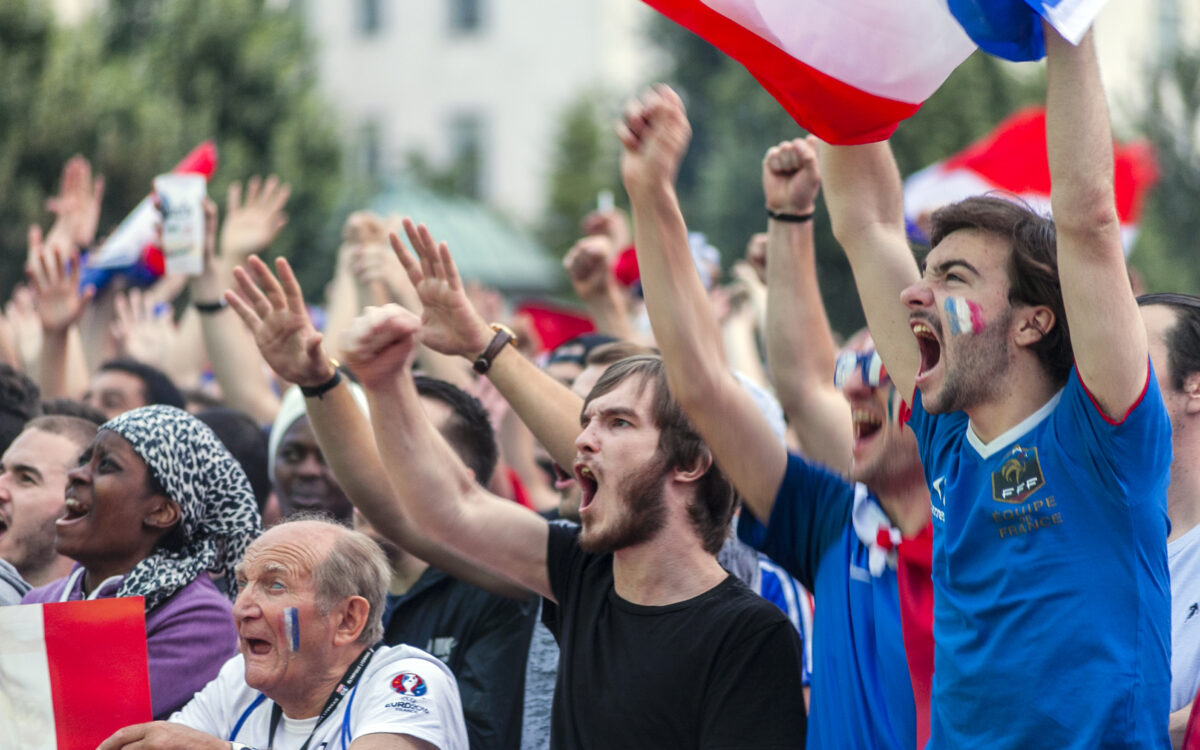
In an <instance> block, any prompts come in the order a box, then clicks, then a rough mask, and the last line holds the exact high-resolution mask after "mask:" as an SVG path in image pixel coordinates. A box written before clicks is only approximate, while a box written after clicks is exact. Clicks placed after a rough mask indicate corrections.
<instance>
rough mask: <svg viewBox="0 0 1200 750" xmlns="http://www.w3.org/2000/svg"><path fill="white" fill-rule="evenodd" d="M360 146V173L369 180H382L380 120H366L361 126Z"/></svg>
mask: <svg viewBox="0 0 1200 750" xmlns="http://www.w3.org/2000/svg"><path fill="white" fill-rule="evenodd" d="M358 144H359V145H358V153H359V170H360V172H361V173H362V175H363V176H365V177H366V178H367V179H368V180H371V181H373V182H374V181H378V180H380V179H381V178H382V177H383V132H382V128H380V127H379V121H378V120H374V119H370V120H366V121H364V122H363V124H362V125H361V126H359V130H358Z"/></svg>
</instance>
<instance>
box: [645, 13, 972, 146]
mask: <svg viewBox="0 0 1200 750" xmlns="http://www.w3.org/2000/svg"><path fill="white" fill-rule="evenodd" d="M644 1H645V2H646V4H647V5H650V6H651V7H653V8H654V9H656V10H657V11H659V12H660V13H662V14H663V15H665V16H667V17H668V18H670V19H672V20H674V21H675V22H676V23H678V24H680V25H681V26H683V27H685V28H687V29H690V30H691V31H693V32H694V33H696V34H698V35H699V36H701V37H702V38H704V39H706V40H708V41H709V42H710V43H712V44H713V45H714V46H716V47H717V48H718V49H720V50H721V51H722V52H724V53H725V54H727V55H729V56H730V57H732V58H733V59H735V60H737V61H738V62H740V63H741V64H742V65H744V66H746V69H747V70H749V71H750V73H751V74H753V75H754V77H755V78H757V79H758V81H759V83H761V84H762V85H763V88H765V89H766V90H767V91H768V92H770V93H771V95H772V96H774V97H775V98H776V99H777V100H778V101H779V103H780V104H781V105H783V108H784V109H785V110H787V112H788V114H790V115H791V116H792V117H793V118H794V119H795V120H796V122H797V123H799V124H800V126H801V127H803V128H805V129H806V130H808V131H809V132H811V133H814V134H815V135H817V137H819V138H821V139H823V140H825V141H827V142H829V143H837V144H851V143H869V142H872V141H881V140H884V139H885V138H887V137H888V136H889V135H891V133H892V131H893V130H895V129H896V126H897V125H899V124H900V122H901V121H902V120H904V119H905V118H907V117H910V116H911V115H912V114H913V113H914V112H916V111H917V109H919V108H920V106H921V103H922V102H924V101H925V99H927V98H928V97H929V96H930V95H931V94H933V92H934V91H936V90H937V88H938V86H940V85H941V84H942V82H943V81H945V80H946V77H947V76H949V75H950V73H951V72H952V71H953V70H954V69H955V68H956V67H958V65H959V63H961V62H962V61H963V60H965V59H966V58H967V56H968V55H969V54H971V52H972V50H974V49H975V45H974V44H972V43H971V40H970V39H969V38H968V37H967V35H966V33H964V32H963V29H962V27H961V26H960V25H959V24H958V22H956V21H955V19H954V17H953V16H951V15H950V13H949V10H948V9H947V7H946V0H903V1H902V2H897V1H896V0H644Z"/></svg>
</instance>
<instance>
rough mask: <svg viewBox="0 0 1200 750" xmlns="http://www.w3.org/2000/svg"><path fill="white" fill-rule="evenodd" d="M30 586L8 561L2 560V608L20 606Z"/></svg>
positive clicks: (0, 567) (0, 587)
mask: <svg viewBox="0 0 1200 750" xmlns="http://www.w3.org/2000/svg"><path fill="white" fill-rule="evenodd" d="M29 589H30V586H29V584H28V583H26V582H25V579H24V578H22V577H21V574H20V573H18V572H17V569H16V568H14V567H13V566H12V565H11V564H10V563H9V562H8V561H7V560H0V607H3V606H5V605H7V604H20V603H21V597H23V596H25V594H26V593H28V592H29Z"/></svg>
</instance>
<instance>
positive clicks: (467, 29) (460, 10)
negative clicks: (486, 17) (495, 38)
mask: <svg viewBox="0 0 1200 750" xmlns="http://www.w3.org/2000/svg"><path fill="white" fill-rule="evenodd" d="M448 2H449V4H450V5H449V7H450V31H452V32H453V33H456V34H474V33H476V32H479V31H481V30H482V29H483V0H448Z"/></svg>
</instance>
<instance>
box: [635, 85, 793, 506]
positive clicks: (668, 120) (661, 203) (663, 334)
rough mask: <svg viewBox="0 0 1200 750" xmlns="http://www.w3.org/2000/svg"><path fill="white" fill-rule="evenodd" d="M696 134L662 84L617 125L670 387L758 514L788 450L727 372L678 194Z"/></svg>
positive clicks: (771, 496)
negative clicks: (682, 168) (679, 176)
mask: <svg viewBox="0 0 1200 750" xmlns="http://www.w3.org/2000/svg"><path fill="white" fill-rule="evenodd" d="M691 132H692V131H691V126H690V125H689V124H688V120H687V115H686V114H685V113H684V109H683V102H682V101H680V99H679V96H678V95H677V94H676V93H675V92H674V91H672V90H671V89H670V88H668V87H666V86H656V87H655V88H654V89H652V90H650V91H648V92H646V93H645V94H644V95H643V97H642V99H641V100H640V101H634V102H632V103H631V104H630V105H628V106H627V107H626V112H625V120H624V123H623V124H621V125H619V126H618V135H619V136H620V138H621V144H622V146H623V147H624V150H623V153H622V155H621V176H622V178H623V179H624V181H625V190H626V192H628V194H629V199H630V201H631V204H632V207H633V232H634V245H635V246H636V247H637V256H638V268H639V269H640V270H641V278H642V288H643V290H644V291H645V296H646V309H647V311H648V312H649V314H650V324H651V326H652V327H653V329H654V338H655V340H656V341H657V342H658V345H659V348H660V349H661V350H662V353H663V362H664V363H665V365H666V369H667V382H668V384H669V386H670V389H671V394H672V395H674V396H675V398H676V399H677V400H678V401H679V404H680V406H681V407H682V408H683V410H684V413H686V414H687V416H688V418H689V419H691V421H692V423H693V424H694V425H695V426H696V429H697V430H699V432H700V435H701V437H703V438H704V441H705V442H706V443H707V444H708V446H709V449H710V450H712V452H713V457H714V458H715V459H716V461H717V463H718V464H719V465H720V467H721V469H722V470H723V471H724V472H725V473H726V474H727V475H728V476H729V477H730V479H732V480H733V484H734V486H735V487H737V489H738V492H740V493H741V494H742V496H743V498H744V499H745V500H746V502H747V503H748V504H749V505H750V508H751V510H753V511H754V514H755V515H756V516H758V517H759V518H760V519H766V518H769V517H770V512H771V508H772V507H773V505H774V502H775V494H776V492H777V490H778V489H779V484H780V482H781V481H782V479H783V474H784V471H785V469H786V468H787V451H786V449H785V448H784V446H783V444H782V443H781V442H780V441H779V439H778V438H777V437H776V436H775V434H774V432H772V430H771V427H770V425H769V424H768V423H767V421H766V419H765V418H764V417H763V416H762V415H761V414H760V413H759V411H758V408H757V407H756V406H755V405H754V401H753V400H752V399H751V397H750V395H749V394H747V393H746V392H745V391H744V390H743V389H742V386H741V385H740V384H739V383H738V381H737V379H736V378H735V377H734V376H733V373H732V372H730V370H729V367H728V365H727V364H726V361H725V351H724V347H723V345H722V343H721V330H720V326H719V325H718V323H717V318H716V315H715V314H714V313H713V310H712V307H711V305H710V304H709V300H708V295H707V294H706V293H705V291H704V285H703V284H702V283H701V281H700V276H699V274H697V273H696V268H695V265H694V264H693V262H692V255H691V251H690V249H689V247H688V237H687V226H686V225H685V224H684V221H683V214H682V213H681V212H680V209H679V201H678V199H677V197H676V195H675V176H676V173H677V171H678V168H679V163H680V162H681V161H682V159H683V155H684V152H685V151H686V150H687V145H688V141H689V140H690V139H691Z"/></svg>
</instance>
